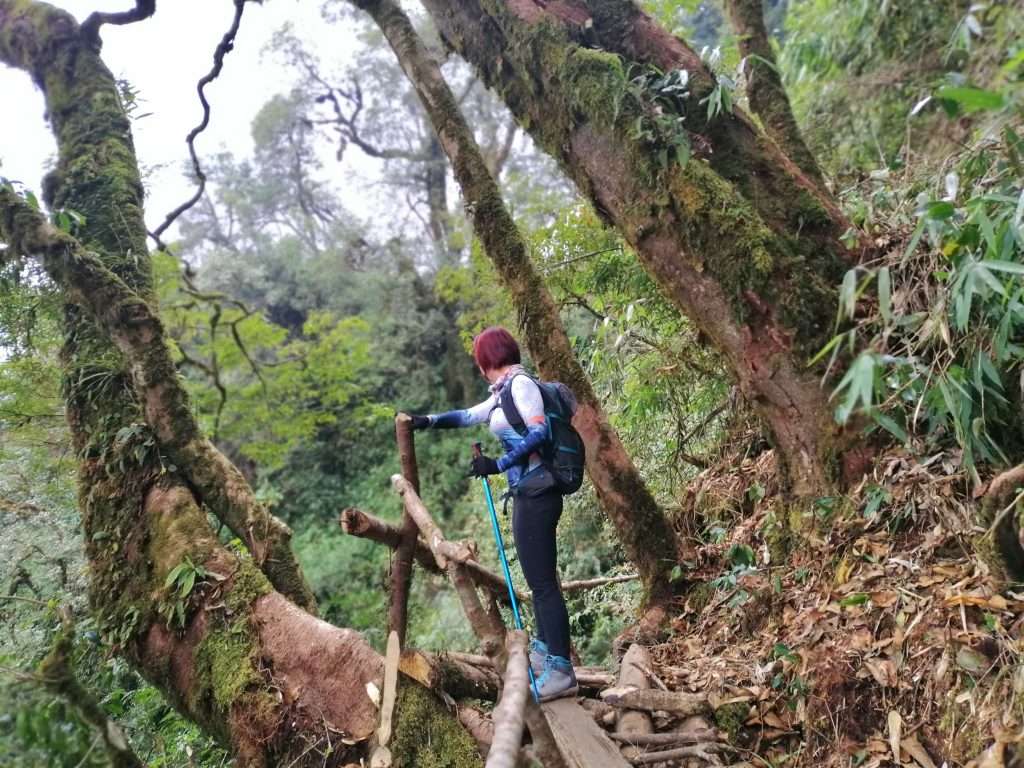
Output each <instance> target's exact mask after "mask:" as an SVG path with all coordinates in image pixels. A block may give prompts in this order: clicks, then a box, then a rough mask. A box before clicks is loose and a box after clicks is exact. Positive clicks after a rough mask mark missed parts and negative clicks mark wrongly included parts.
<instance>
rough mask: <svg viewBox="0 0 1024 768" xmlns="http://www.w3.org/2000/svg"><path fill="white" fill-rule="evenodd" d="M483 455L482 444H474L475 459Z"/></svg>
mask: <svg viewBox="0 0 1024 768" xmlns="http://www.w3.org/2000/svg"><path fill="white" fill-rule="evenodd" d="M481 455H483V446H482V444H481V443H479V442H477V443H473V458H474V459H475V458H476V457H477V456H481Z"/></svg>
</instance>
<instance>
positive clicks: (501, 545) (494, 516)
mask: <svg viewBox="0 0 1024 768" xmlns="http://www.w3.org/2000/svg"><path fill="white" fill-rule="evenodd" d="M481 453H482V451H481V447H480V443H473V458H476V457H477V456H480V455H481ZM480 480H481V481H482V484H483V486H484V498H486V499H487V511H488V512H490V513H491V528H493V529H494V541H495V543H496V544H497V545H498V559H499V560H501V570H502V571H503V572H504V574H505V586H507V587H508V599H509V602H511V603H512V616H513V618H514V620H515V623H516V629H522V628H523V617H522V616H521V615H520V614H519V601H518V600H516V590H515V588H514V587H513V586H512V573H511V572H510V571H509V569H508V558H506V557H505V542H504V541H503V540H502V538H501V528H500V527H499V526H498V513H497V511H496V510H495V509H494V496H492V495H491V484H490V482H489V481H488V480H487V477H486V476H485V477H481V478H480ZM526 671H527V672H528V673H529V675H530V686H531V687H532V688H533V698H534V700H535V701H538V702H539V701H540V691H539V690H537V680H536V679H535V677H534V674H533V665H532V664H530V660H529V658H527V660H526Z"/></svg>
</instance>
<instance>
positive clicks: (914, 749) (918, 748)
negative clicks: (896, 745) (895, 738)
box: [900, 736, 935, 768]
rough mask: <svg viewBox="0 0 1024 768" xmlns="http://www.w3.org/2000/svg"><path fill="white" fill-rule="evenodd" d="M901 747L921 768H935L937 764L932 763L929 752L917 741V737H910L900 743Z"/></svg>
mask: <svg viewBox="0 0 1024 768" xmlns="http://www.w3.org/2000/svg"><path fill="white" fill-rule="evenodd" d="M900 746H901V747H903V749H904V750H905V751H906V752H907V754H908V755H910V756H911V757H912V758H914V761H915V762H916V763H917V764H918V765H920V766H921V768H935V763H933V762H932V759H931V757H930V756H929V754H928V752H927V750H925V748H924V747H923V746H922V745H921V742H919V741H918V740H917V736H908V737H907V738H905V739H903V741H901V742H900Z"/></svg>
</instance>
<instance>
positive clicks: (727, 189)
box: [424, 0, 855, 497]
mask: <svg viewBox="0 0 1024 768" xmlns="http://www.w3.org/2000/svg"><path fill="white" fill-rule="evenodd" d="M424 4H425V5H426V6H427V9H428V10H429V12H430V14H431V16H432V17H433V19H434V21H435V23H436V24H437V26H438V28H439V30H440V33H441V35H442V37H443V39H444V41H445V43H446V44H447V45H448V46H449V47H451V48H453V49H454V50H455V51H457V52H458V53H459V54H460V55H462V56H463V57H464V58H466V59H467V60H468V61H470V62H471V63H472V64H473V65H474V66H475V67H476V69H477V70H478V72H479V73H480V75H481V77H482V79H483V80H484V82H485V83H487V84H488V85H489V86H490V87H492V88H494V89H495V90H496V91H497V93H498V95H499V96H500V97H501V98H502V100H503V101H504V102H505V103H506V104H507V105H508V106H509V107H510V109H511V110H512V112H513V113H514V114H515V116H516V118H517V119H518V120H519V122H520V124H521V125H522V126H523V127H524V128H525V129H526V130H527V131H529V132H530V134H531V135H532V136H533V137H534V138H535V139H536V140H537V142H538V143H539V144H540V145H541V146H542V147H543V148H544V149H545V150H546V151H547V152H548V153H549V154H551V155H552V156H553V157H555V158H556V159H557V160H558V161H559V162H560V163H561V165H562V167H563V168H564V169H565V170H566V172H567V173H568V174H569V175H570V176H571V177H572V178H573V179H574V181H575V182H576V184H577V186H578V187H579V188H580V190H581V191H582V192H583V193H584V194H585V195H586V196H587V197H588V198H589V199H590V200H591V202H592V203H593V204H594V206H595V207H596V209H597V210H598V211H599V212H600V213H601V214H602V215H603V216H604V217H605V218H606V219H607V220H609V221H610V222H611V223H613V224H614V225H615V226H616V227H617V228H618V229H619V230H620V231H621V232H622V233H623V235H624V236H625V237H626V239H627V241H628V242H629V243H630V244H631V245H632V246H633V247H634V248H635V250H636V252H637V254H638V256H639V258H640V260H641V262H642V263H643V265H644V267H645V268H646V269H647V271H648V272H649V273H650V274H651V275H652V276H653V278H654V279H655V280H656V281H657V282H658V284H659V285H660V286H661V287H662V288H663V290H664V291H665V292H666V294H667V295H668V296H669V297H670V298H671V299H672V300H673V301H674V302H675V303H676V304H677V305H678V306H679V307H680V309H681V310H682V311H683V312H684V313H686V314H687V315H688V316H689V317H690V318H691V319H692V320H693V322H694V323H695V324H696V325H697V327H698V328H699V329H700V330H701V331H702V332H703V333H704V334H705V335H706V336H707V337H708V338H709V339H710V340H711V342H712V343H713V344H714V345H715V346H716V347H717V348H718V349H719V350H720V351H721V353H722V354H723V356H724V358H725V360H726V361H727V363H728V365H729V366H730V368H731V370H732V372H733V374H734V376H735V377H736V379H737V381H738V382H739V384H740V386H741V389H742V391H743V392H744V393H745V395H746V396H747V398H748V399H749V400H750V401H751V403H752V404H753V405H754V407H755V408H756V410H757V412H758V413H759V414H760V415H761V417H762V418H763V419H764V420H765V422H766V423H767V425H768V427H769V429H770V431H771V435H772V437H773V440H774V444H775V446H776V448H777V449H778V454H779V458H780V460H781V464H782V469H783V471H784V473H785V477H786V478H787V479H788V481H789V489H790V490H791V491H792V492H794V493H795V494H796V495H798V496H802V497H812V496H815V495H820V494H821V493H822V492H823V491H825V490H826V489H828V488H830V487H831V486H832V483H833V473H832V465H833V460H834V457H835V454H836V452H837V451H838V450H840V449H841V446H840V445H839V441H840V435H839V434H838V432H837V430H836V428H835V426H834V425H833V420H832V418H831V409H830V407H829V403H828V397H827V393H826V392H825V391H823V389H822V388H821V386H820V384H819V381H818V376H817V375H816V374H815V373H814V372H813V371H809V370H808V369H807V360H808V359H809V358H810V356H811V355H813V353H815V352H816V351H817V350H818V349H819V348H820V347H821V346H822V344H823V343H825V342H826V341H827V339H828V338H829V334H830V331H831V328H832V323H833V320H834V318H835V310H836V303H837V290H836V286H837V285H838V284H839V282H840V280H841V279H842V276H843V274H844V273H845V271H846V270H847V269H848V268H849V266H850V265H851V263H852V262H853V261H854V259H855V257H854V255H853V254H852V253H851V252H850V251H849V250H848V249H847V248H846V247H845V246H844V245H843V243H842V240H841V236H842V235H843V233H844V232H845V231H846V230H847V228H848V223H847V222H846V221H845V220H844V219H843V217H842V215H841V213H840V212H839V210H838V209H837V207H836V206H835V203H834V201H832V200H831V199H830V198H829V197H828V195H827V192H825V191H824V190H822V189H821V188H820V187H819V186H818V185H817V184H815V183H814V182H813V181H811V180H810V179H808V178H807V177H806V176H805V175H804V174H803V173H801V171H800V170H799V168H797V167H796V165H795V164H794V163H793V162H792V161H791V160H789V159H788V158H787V157H786V156H785V155H783V154H782V152H781V151H780V150H779V149H778V147H777V145H776V144H775V143H774V142H772V141H771V140H769V139H768V138H767V137H766V136H765V135H764V134H762V133H759V132H758V131H757V130H756V129H755V128H754V126H753V125H752V124H751V123H750V121H749V120H748V119H747V118H746V117H745V116H744V115H742V114H741V113H740V112H739V111H737V112H736V113H735V114H728V113H727V114H720V115H717V116H715V117H713V118H712V119H711V120H710V121H709V120H707V118H706V113H707V108H706V105H701V104H700V100H701V99H703V98H704V97H705V96H707V95H708V94H709V93H710V92H711V91H712V89H713V87H714V80H713V76H712V75H711V74H710V73H709V72H708V71H707V70H706V68H705V67H704V66H703V64H701V62H700V59H699V57H698V56H697V55H696V54H695V53H694V52H693V51H692V50H691V49H690V48H689V47H687V46H686V45H685V43H683V42H682V41H680V40H678V39H677V38H674V37H672V36H671V35H669V34H668V33H667V32H665V31H664V30H662V29H661V28H659V27H658V26H657V25H656V24H655V23H654V22H653V21H652V20H651V19H650V18H649V17H647V16H646V15H644V14H643V13H642V12H640V11H639V9H637V8H636V7H635V6H634V5H633V4H632V3H631V2H629V1H628V0H591V1H590V2H582V0H577V1H576V2H570V3H547V4H541V3H534V2H529V1H526V2H523V1H520V0H514V1H513V0H424ZM654 67H657V69H658V70H660V71H668V70H671V69H677V68H685V69H687V70H688V72H689V90H690V95H689V96H688V98H687V100H686V102H685V104H684V105H682V107H681V108H680V107H678V106H677V107H676V111H677V113H678V114H674V113H673V111H672V108H671V107H670V106H669V101H668V100H667V99H666V98H664V95H663V94H661V97H660V98H658V100H657V103H656V102H655V97H656V96H659V94H656V93H653V92H652V90H651V88H652V87H653V86H652V85H650V82H651V78H648V79H647V81H646V82H648V85H646V86H644V85H642V84H641V83H642V82H645V81H644V80H642V79H638V75H639V74H641V73H643V72H653V71H654V70H653V68H654ZM680 117H681V118H683V120H682V121H681V122H680V121H679V120H678V119H677V118H680ZM681 141H685V142H686V143H687V144H688V145H689V147H690V148H691V150H692V157H691V158H690V159H689V161H688V162H678V161H677V160H676V159H675V157H674V156H673V155H672V153H671V149H672V148H673V146H674V145H677V144H678V143H679V142H681Z"/></svg>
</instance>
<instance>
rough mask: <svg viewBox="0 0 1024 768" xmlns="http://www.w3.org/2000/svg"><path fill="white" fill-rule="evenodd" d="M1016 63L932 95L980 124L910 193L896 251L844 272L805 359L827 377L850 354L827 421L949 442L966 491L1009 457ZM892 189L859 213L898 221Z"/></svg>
mask: <svg viewBox="0 0 1024 768" xmlns="http://www.w3.org/2000/svg"><path fill="white" fill-rule="evenodd" d="M1016 58H1017V57H1016V54H1014V52H1013V51H1012V50H1011V51H1010V57H1009V59H1010V64H1012V66H1010V67H1008V68H1005V69H1004V73H1005V75H1004V78H1003V80H1002V85H1001V86H999V87H997V88H996V89H994V90H983V89H977V88H970V89H964V88H961V89H950V88H947V87H940V88H938V89H937V90H936V98H939V99H942V100H946V101H951V102H952V103H953V104H954V106H955V109H954V111H957V110H960V109H964V110H967V111H970V112H979V111H980V112H982V113H983V114H984V116H985V118H986V122H985V124H984V132H983V133H982V134H981V136H982V138H981V139H980V140H979V141H978V142H977V144H976V145H975V146H974V148H973V149H972V150H971V151H969V152H966V153H964V154H963V155H962V156H961V157H960V159H959V161H958V163H957V165H956V167H955V168H954V169H952V170H950V171H949V172H948V173H947V174H946V175H945V177H944V178H943V180H942V182H941V186H940V187H939V189H938V190H936V189H935V187H936V186H938V185H935V184H934V183H933V184H928V185H927V186H925V187H924V189H921V188H920V187H917V189H920V191H919V192H917V193H916V195H915V197H914V205H913V208H912V209H913V211H914V218H915V219H916V223H915V224H914V229H913V231H912V233H911V234H910V235H909V238H908V242H906V243H905V244H901V245H900V247H899V248H897V249H892V250H891V251H890V253H889V254H888V255H887V256H885V257H884V258H882V259H880V260H879V261H878V262H875V263H873V264H870V265H864V266H862V267H857V268H855V269H852V270H850V271H849V272H848V273H847V275H846V278H845V279H844V281H843V285H842V287H841V289H840V310H839V313H840V316H839V318H838V319H837V330H839V331H841V332H839V333H837V334H836V336H834V337H833V339H832V340H831V342H829V344H828V345H826V347H825V348H824V349H823V350H822V351H821V352H820V353H819V355H818V356H817V359H824V358H826V357H828V359H829V366H830V367H831V366H832V364H833V363H834V362H835V361H837V360H838V359H840V358H841V357H844V356H846V355H854V356H853V358H852V360H851V361H850V362H849V364H848V366H847V369H846V372H845V375H844V376H843V377H842V378H841V379H840V381H839V382H838V384H837V385H836V391H835V399H836V402H837V410H836V416H837V419H838V420H839V421H840V422H846V421H848V420H850V419H851V418H852V417H853V416H854V415H855V414H857V415H861V416H866V417H867V418H868V419H869V420H871V421H873V422H874V424H875V425H877V426H878V427H880V428H882V429H884V430H886V431H888V432H890V433H891V434H892V435H894V436H895V437H896V438H897V439H899V440H901V441H903V442H907V443H910V442H913V443H915V444H917V446H918V448H919V449H920V450H932V449H933V448H935V447H937V446H940V445H944V444H949V443H954V444H955V445H956V446H958V448H959V449H960V451H961V460H962V463H963V466H964V469H965V470H966V471H967V472H968V474H969V476H970V477H971V478H972V479H973V480H974V481H977V480H978V470H977V466H978V464H979V463H980V462H986V463H994V464H1004V463H1007V462H1010V461H1016V460H1017V459H1018V458H1019V456H1020V455H1021V450H1022V443H1021V440H1020V437H1019V434H1020V427H1021V422H1020V418H1019V412H1020V408H1019V402H1020V394H1019V387H1017V386H1016V381H1017V379H1018V378H1019V375H1020V371H1021V364H1022V359H1024V348H1022V347H1021V346H1020V344H1019V337H1020V333H1021V330H1022V328H1024V325H1022V323H1024V303H1022V297H1024V282H1022V277H1024V234H1022V229H1021V225H1022V222H1024V167H1022V165H1021V162H1020V156H1021V150H1022V148H1024V143H1022V140H1021V138H1020V135H1019V133H1018V130H1019V126H1020V123H1021V118H1022V116H1024V111H1022V106H1024V105H1022V103H1021V102H1020V89H1019V79H1020V77H1021V76H1022V72H1021V68H1020V64H1019V62H1018V63H1016V64H1013V62H1014V61H1015V60H1016ZM996 137H998V138H996ZM893 191H895V195H894V194H893ZM893 191H888V192H880V193H878V194H876V195H875V196H874V200H873V204H874V203H879V202H880V203H882V204H883V205H884V206H886V207H889V206H891V207H894V208H895V209H896V213H895V215H897V216H899V215H900V213H899V212H900V211H901V210H907V209H908V208H910V207H911V206H908V205H907V204H906V203H904V202H903V200H901V199H900V192H901V191H900V190H893ZM914 192H915V188H914V187H911V188H910V189H907V190H903V191H902V194H903V195H906V196H907V197H909V196H910V195H911V194H912V193H914ZM861 210H862V211H863V212H864V214H865V215H870V216H872V217H873V218H877V217H879V216H881V215H883V214H881V213H880V212H879V211H877V210H876V211H873V212H872V213H870V214H869V213H868V211H869V210H870V208H869V206H864V207H863V208H862V209H861Z"/></svg>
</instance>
